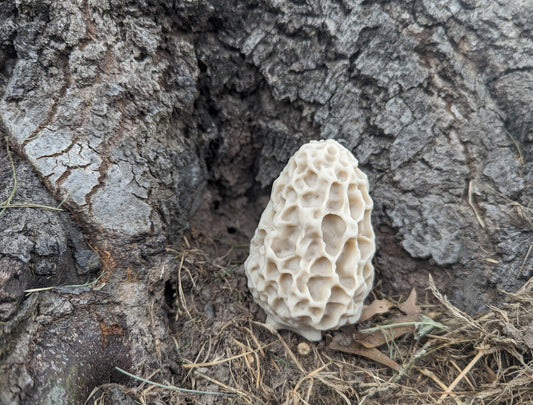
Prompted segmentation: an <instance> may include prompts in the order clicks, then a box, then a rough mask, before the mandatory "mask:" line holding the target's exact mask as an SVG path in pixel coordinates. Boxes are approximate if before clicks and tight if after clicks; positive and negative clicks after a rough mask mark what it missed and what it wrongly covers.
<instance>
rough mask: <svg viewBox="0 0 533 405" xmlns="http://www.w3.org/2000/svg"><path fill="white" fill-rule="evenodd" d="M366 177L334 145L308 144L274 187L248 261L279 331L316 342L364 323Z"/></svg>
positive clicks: (368, 248)
mask: <svg viewBox="0 0 533 405" xmlns="http://www.w3.org/2000/svg"><path fill="white" fill-rule="evenodd" d="M372 207H373V203H372V199H371V198H370V196H369V193H368V179H367V177H366V175H365V174H364V173H363V172H362V171H361V170H360V169H359V168H358V162H357V159H356V158H355V157H354V156H353V155H352V154H351V152H350V151H349V150H348V149H346V148H344V147H343V146H342V145H340V144H339V143H338V142H337V141H335V140H331V139H330V140H324V141H311V142H310V143H308V144H305V145H303V146H302V147H301V148H300V149H299V150H298V151H297V152H296V153H295V154H294V155H293V156H292V157H291V158H290V160H289V162H288V163H287V166H285V168H284V169H283V171H282V172H281V174H280V176H279V177H278V178H277V179H276V180H275V181H274V184H273V186H272V192H271V196H270V201H269V203H268V205H267V207H266V208H265V211H264V212H263V214H262V216H261V219H260V221H259V225H258V227H257V229H256V231H255V234H254V236H253V238H252V240H251V242H250V254H249V256H248V258H247V259H246V261H245V263H244V268H245V272H246V276H247V277H248V288H249V289H250V291H251V293H252V296H253V298H254V300H255V301H256V302H257V303H258V304H259V305H260V306H261V307H262V308H263V310H264V311H265V312H266V314H267V320H266V322H267V323H268V324H270V325H272V326H274V327H275V328H276V329H288V330H292V331H294V332H296V333H298V334H300V335H302V336H303V337H305V338H306V339H308V340H311V341H317V340H320V339H321V337H322V334H321V331H324V330H329V329H337V328H339V327H340V326H342V325H345V324H352V323H355V322H357V321H358V320H359V318H360V316H361V310H362V308H363V300H364V299H365V297H366V296H367V295H368V293H369V292H370V290H371V288H372V282H373V279H374V267H373V266H372V263H371V261H372V257H373V255H374V252H375V243H374V231H373V229H372V224H371V220H370V215H371V211H372Z"/></svg>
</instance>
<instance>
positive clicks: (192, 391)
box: [115, 367, 235, 397]
mask: <svg viewBox="0 0 533 405" xmlns="http://www.w3.org/2000/svg"><path fill="white" fill-rule="evenodd" d="M115 370H117V371H120V372H121V373H123V374H126V375H127V376H128V377H131V378H134V379H136V380H139V381H142V382H144V383H147V384H150V385H154V386H156V387H159V388H164V389H166V390H171V391H180V392H186V393H189V394H202V395H223V396H228V397H234V396H235V394H228V393H226V392H210V391H197V390H189V389H187V388H180V387H174V386H173V385H164V384H159V383H156V382H153V381H150V380H147V379H146V378H142V377H139V376H136V375H135V374H131V373H128V372H127V371H125V370H122V369H121V368H119V367H115Z"/></svg>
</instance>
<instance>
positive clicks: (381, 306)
mask: <svg viewBox="0 0 533 405" xmlns="http://www.w3.org/2000/svg"><path fill="white" fill-rule="evenodd" d="M393 306H394V304H393V303H392V302H390V301H387V300H374V301H372V303H371V304H370V305H364V306H363V311H362V312H361V318H359V322H364V321H366V320H367V319H370V318H372V317H373V316H374V315H377V314H384V313H386V312H389V309H390V308H392V307H393Z"/></svg>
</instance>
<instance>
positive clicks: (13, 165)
mask: <svg viewBox="0 0 533 405" xmlns="http://www.w3.org/2000/svg"><path fill="white" fill-rule="evenodd" d="M4 139H5V141H6V152H7V157H8V159H9V163H10V164H11V172H12V173H13V188H12V189H11V192H10V193H9V196H8V197H7V200H5V201H4V202H3V203H2V204H1V205H2V206H3V207H4V208H2V211H0V216H1V215H2V214H3V213H4V211H5V210H6V209H7V206H8V205H9V204H10V203H11V200H12V199H13V197H14V196H15V192H16V191H17V171H16V169H15V162H14V161H13V156H11V151H10V150H9V139H8V137H7V136H6V137H5V138H4Z"/></svg>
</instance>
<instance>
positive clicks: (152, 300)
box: [0, 0, 533, 404]
mask: <svg viewBox="0 0 533 405" xmlns="http://www.w3.org/2000/svg"><path fill="white" fill-rule="evenodd" d="M532 17H533V4H529V3H527V2H526V3H524V2H520V1H518V0H513V1H509V2H507V3H506V4H499V3H496V2H485V3H479V4H478V3H477V2H475V1H473V0H468V1H456V2H451V3H449V4H447V5H445V6H443V5H441V4H440V3H439V2H435V1H429V0H416V1H408V2H379V1H362V2H361V1H337V2H336V1H327V0H326V1H323V2H313V1H309V2H306V1H303V2H300V1H298V2H296V1H295V2H277V1H268V0H265V1H261V2H255V1H253V0H251V1H239V2H234V1H220V2H211V1H209V0H197V1H187V2H179V1H170V0H167V1H165V0H160V1H155V0H153V1H150V0H145V1H139V2H122V1H116V0H78V1H53V0H33V1H18V2H12V1H10V0H5V1H0V61H1V63H0V66H1V69H0V96H1V100H0V119H1V123H2V125H1V128H0V130H1V132H2V137H4V136H5V137H7V138H8V140H9V144H10V146H11V149H12V150H13V153H14V154H15V155H14V156H11V160H13V162H14V166H15V169H16V178H17V180H18V184H17V190H16V193H15V197H14V198H13V200H12V201H11V203H27V202H30V201H31V202H32V203H39V204H42V205H49V206H55V205H57V204H58V203H57V201H63V204H62V207H65V208H66V209H68V211H69V213H70V216H69V215H67V213H66V212H56V211H50V210H43V209H37V208H8V209H6V210H5V211H4V212H3V213H2V215H1V216H0V222H1V226H0V229H1V235H2V237H1V240H0V321H1V322H3V330H2V331H1V332H0V342H1V343H2V344H1V346H0V347H1V348H0V375H3V376H5V378H3V379H1V381H0V402H1V403H13V404H17V403H43V404H44V403H58V402H63V403H79V401H80V399H83V400H84V399H85V398H86V396H87V395H88V393H89V392H91V390H92V389H93V388H94V387H95V386H97V385H99V384H103V383H106V382H110V381H111V382H123V381H125V379H124V378H123V376H121V375H120V374H118V373H117V372H116V371H115V370H114V366H119V367H123V368H127V367H132V368H133V369H135V367H140V365H141V364H144V365H151V364H152V365H153V364H157V365H159V366H162V365H164V366H166V365H168V364H170V363H171V360H170V359H169V357H168V354H167V353H170V352H171V351H172V342H171V339H169V334H168V328H169V324H168V323H169V321H168V319H167V313H166V310H165V285H166V283H172V282H173V280H175V277H176V275H175V264H171V256H170V255H169V254H168V253H167V252H166V251H165V246H166V245H167V244H169V243H172V242H174V241H176V240H177V238H178V236H179V235H180V234H182V233H183V232H184V231H185V230H186V229H187V228H188V226H189V223H190V220H191V218H192V217H193V215H194V212H195V211H196V209H197V208H198V207H199V206H200V205H201V204H202V203H204V205H205V204H206V202H207V197H206V195H210V196H213V197H212V198H213V206H207V210H208V211H209V212H210V213H211V215H212V216H213V221H216V216H217V215H220V212H221V210H220V209H215V207H214V205H217V206H218V207H219V208H220V207H222V208H223V211H224V213H225V215H228V216H230V217H231V216H235V217H238V216H239V215H241V214H242V211H243V210H245V209H251V211H250V212H251V214H250V215H247V216H246V218H247V220H246V221H247V222H246V221H245V223H244V222H243V223H240V225H239V226H241V227H242V230H243V231H246V232H248V234H249V233H250V229H253V227H254V226H255V224H256V223H257V221H258V219H259V217H258V214H257V213H258V212H260V210H261V209H262V208H264V206H263V205H262V204H263V203H264V198H262V197H264V196H265V195H266V194H267V193H268V192H269V187H270V185H271V183H272V181H273V180H274V179H275V178H276V177H277V175H278V174H279V172H280V170H281V169H282V168H283V166H284V165H285V163H286V161H287V160H288V158H289V157H290V156H291V155H292V153H294V152H295V151H296V149H297V148H298V147H299V146H300V145H301V144H302V143H304V142H307V141H309V140H311V139H320V138H335V139H337V140H338V141H339V142H341V143H343V144H344V145H345V146H346V147H347V148H349V149H350V150H351V151H352V152H353V153H354V155H355V156H356V158H357V159H358V160H359V163H360V167H361V168H362V170H364V171H365V172H366V173H367V174H368V176H369V180H370V184H371V195H372V197H373V200H374V204H375V210H374V214H373V223H374V227H375V230H376V234H377V245H378V252H377V255H376V258H375V265H376V269H377V272H378V275H377V278H378V279H379V280H381V281H382V289H383V290H384V291H386V292H389V293H393V294H394V293H404V292H406V291H408V290H410V289H411V288H412V287H413V286H415V287H418V288H425V287H426V285H427V275H428V274H432V275H433V277H434V278H435V279H436V280H438V283H439V287H440V288H441V289H442V290H443V291H444V292H447V293H448V294H449V296H450V297H451V299H452V300H453V302H454V303H455V304H456V305H458V306H459V307H461V308H463V309H465V310H466V311H468V312H471V313H473V312H477V311H482V310H483V309H484V308H486V307H485V304H486V303H497V302H499V301H500V300H501V299H502V294H501V291H511V292H512V291H514V290H516V289H517V288H518V287H519V286H520V285H522V284H523V283H524V282H525V281H526V280H527V279H528V278H529V277H531V272H532V268H533V252H532V250H533V249H532V246H533V231H532V218H533V208H532V207H533V192H532V187H531V185H532V180H533V171H532V162H533V157H532V153H531V151H532V144H533V119H532V118H531V114H530V111H531V110H532V107H533V106H532V105H531V104H532V100H533V73H532V72H533V39H532V38H531V36H530V32H531V30H532V28H533V27H532V25H531V24H532V23H531V21H532ZM0 152H1V155H0V162H1V163H2V164H1V165H0V171H1V172H0V184H2V186H0V199H1V200H2V201H4V200H7V199H8V197H9V195H10V191H11V190H12V188H13V187H14V184H15V183H14V179H15V177H14V176H13V174H12V171H11V166H10V165H11V160H10V158H9V156H8V154H7V150H6V148H5V145H4V150H3V151H0ZM206 193H207V194H206ZM52 196H53V197H55V199H56V202H54V199H53V198H52ZM215 200H216V201H215ZM250 207H253V208H250ZM0 209H1V208H0ZM249 236H251V235H249ZM94 252H96V253H97V254H98V256H99V258H98V257H96V255H95V254H94ZM100 270H101V273H102V274H103V276H102V277H103V278H102V279H101V280H100V284H98V285H100V286H101V288H99V289H94V288H90V287H80V288H63V289H53V290H50V291H46V292H42V293H35V294H31V295H29V296H26V295H25V293H24V291H25V290H28V289H30V288H35V287H48V286H57V285H65V284H69V285H70V284H82V283H84V282H86V281H89V280H94V278H95V277H96V276H97V274H100ZM65 331H68V333H65ZM58 370H59V371H58ZM50 381H54V383H53V384H51V383H50ZM82 402H83V401H82Z"/></svg>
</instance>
